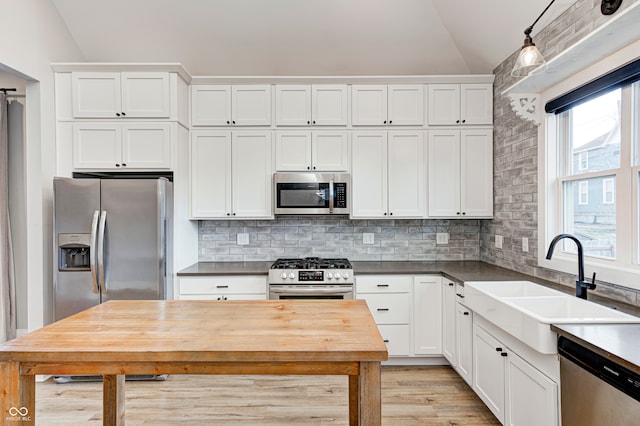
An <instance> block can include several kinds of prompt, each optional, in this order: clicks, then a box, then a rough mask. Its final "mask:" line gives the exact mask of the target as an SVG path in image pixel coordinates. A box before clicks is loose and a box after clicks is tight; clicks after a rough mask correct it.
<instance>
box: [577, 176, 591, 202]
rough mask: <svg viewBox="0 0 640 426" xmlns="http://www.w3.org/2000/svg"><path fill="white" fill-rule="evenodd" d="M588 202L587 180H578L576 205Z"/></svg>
mask: <svg viewBox="0 0 640 426" xmlns="http://www.w3.org/2000/svg"><path fill="white" fill-rule="evenodd" d="M586 204H589V181H586V180H583V181H582V182H578V205H586Z"/></svg>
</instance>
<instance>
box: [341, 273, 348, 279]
mask: <svg viewBox="0 0 640 426" xmlns="http://www.w3.org/2000/svg"><path fill="white" fill-rule="evenodd" d="M342 279H344V280H348V279H349V273H348V272H345V273H344V275H343V276H342Z"/></svg>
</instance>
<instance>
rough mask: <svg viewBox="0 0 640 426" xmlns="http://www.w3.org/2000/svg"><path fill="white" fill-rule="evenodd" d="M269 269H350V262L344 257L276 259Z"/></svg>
mask: <svg viewBox="0 0 640 426" xmlns="http://www.w3.org/2000/svg"><path fill="white" fill-rule="evenodd" d="M271 269H351V263H349V260H347V259H344V258H336V259H323V258H320V257H305V258H304V259H278V260H276V261H275V262H274V263H273V264H272V265H271Z"/></svg>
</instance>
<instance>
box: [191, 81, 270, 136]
mask: <svg viewBox="0 0 640 426" xmlns="http://www.w3.org/2000/svg"><path fill="white" fill-rule="evenodd" d="M191 125H192V126H234V125H235V126H270V125H271V85H268V84H257V85H249V84H247V85H233V86H230V85H195V86H191Z"/></svg>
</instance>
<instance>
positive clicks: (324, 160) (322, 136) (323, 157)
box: [276, 130, 349, 172]
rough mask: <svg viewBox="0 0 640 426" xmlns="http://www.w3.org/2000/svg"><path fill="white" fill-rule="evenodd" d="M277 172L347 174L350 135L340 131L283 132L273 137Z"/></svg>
mask: <svg viewBox="0 0 640 426" xmlns="http://www.w3.org/2000/svg"><path fill="white" fill-rule="evenodd" d="M276 170H277V171H280V172H289V171H309V170H313V171H341V172H346V171H348V170H349V133H348V132H346V131H340V130H335V131H333V130H321V131H310V130H286V131H279V132H277V133H276Z"/></svg>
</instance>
